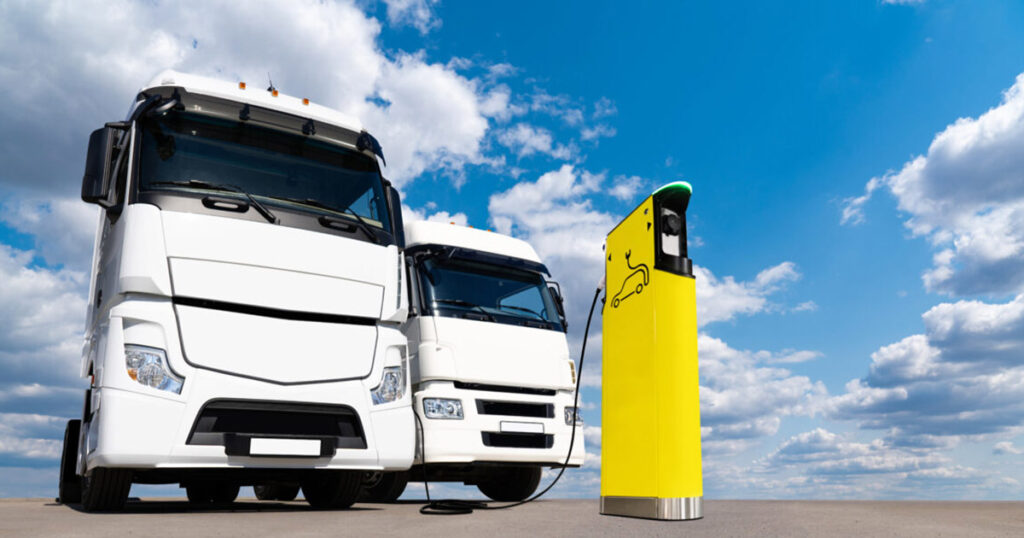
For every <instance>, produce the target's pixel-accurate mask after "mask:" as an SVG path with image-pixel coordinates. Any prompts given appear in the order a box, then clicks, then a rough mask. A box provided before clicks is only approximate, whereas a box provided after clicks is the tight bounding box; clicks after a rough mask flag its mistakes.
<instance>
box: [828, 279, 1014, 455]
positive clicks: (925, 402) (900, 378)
mask: <svg viewBox="0 0 1024 538" xmlns="http://www.w3.org/2000/svg"><path fill="white" fill-rule="evenodd" d="M922 318H923V320H924V324H925V329H926V330H925V333H924V334H917V335H912V336H908V337H906V338H904V339H902V340H900V341H899V342H896V343H893V344H890V345H887V346H883V347H882V348H880V349H879V350H878V351H876V352H875V353H873V354H872V356H871V359H872V362H871V368H870V371H869V373H868V375H867V376H866V377H865V378H863V379H854V380H852V381H850V382H849V383H848V384H847V385H846V391H845V393H844V394H840V395H838V396H836V397H834V398H832V399H831V400H830V402H829V404H828V408H829V414H830V416H832V417H834V418H841V419H850V420H855V421H857V422H858V423H859V424H860V425H861V427H862V428H865V429H882V430H888V429H894V431H895V432H896V436H897V437H906V438H909V440H908V441H906V442H912V440H913V438H914V437H915V436H922V435H926V436H938V437H944V438H946V439H947V440H948V442H949V443H956V442H958V441H959V440H961V439H964V438H971V437H973V438H977V437H978V436H986V435H989V436H990V435H995V434H1001V433H1002V434H1005V433H1009V432H1012V431H1015V429H1017V428H1020V427H1024V354H1021V352H1020V350H1021V349H1022V345H1021V344H1022V343H1021V336H1020V335H1021V334H1022V333H1024V295H1022V296H1017V297H1016V298H1015V299H1013V300H1012V301H1010V302H1008V303H1004V304H987V303H982V302H979V301H959V302H956V303H943V304H940V305H937V306H935V307H933V308H932V309H930V310H928V312H926V313H925V314H924V315H923V316H922Z"/></svg>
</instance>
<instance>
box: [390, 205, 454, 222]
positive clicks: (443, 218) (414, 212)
mask: <svg viewBox="0 0 1024 538" xmlns="http://www.w3.org/2000/svg"><path fill="white" fill-rule="evenodd" d="M428 205H430V204H428ZM433 205H434V207H425V208H424V209H413V208H411V207H409V206H407V205H405V204H402V220H403V221H405V222H407V223H408V222H412V221H416V220H426V221H430V222H448V223H452V222H453V223H455V224H458V225H459V226H466V225H468V224H469V217H467V216H466V214H465V213H462V212H461V211H460V212H458V213H455V214H452V213H449V212H447V211H434V212H433V213H430V214H429V215H428V214H427V211H428V210H433V209H434V208H436V206H437V204H433Z"/></svg>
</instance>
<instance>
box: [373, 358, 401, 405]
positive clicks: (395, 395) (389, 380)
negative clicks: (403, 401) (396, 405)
mask: <svg viewBox="0 0 1024 538" xmlns="http://www.w3.org/2000/svg"><path fill="white" fill-rule="evenodd" d="M403 371H404V368H402V367H401V366H388V367H387V368H384V375H382V376H381V377H380V384H379V385H377V386H376V387H374V388H373V389H372V390H370V395H371V396H372V397H373V404H374V405H377V404H383V403H388V402H393V401H395V400H398V399H399V398H401V397H402V396H403V395H404V394H405V375H403Z"/></svg>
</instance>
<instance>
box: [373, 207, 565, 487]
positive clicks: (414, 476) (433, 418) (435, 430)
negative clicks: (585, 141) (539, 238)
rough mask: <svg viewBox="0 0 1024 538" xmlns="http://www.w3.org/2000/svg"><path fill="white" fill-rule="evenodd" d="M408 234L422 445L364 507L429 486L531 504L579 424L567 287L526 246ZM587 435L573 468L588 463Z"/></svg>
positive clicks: (439, 228)
mask: <svg viewBox="0 0 1024 538" xmlns="http://www.w3.org/2000/svg"><path fill="white" fill-rule="evenodd" d="M405 233H406V250H405V256H406V266H407V267H408V270H409V279H408V282H409V297H410V316H409V320H408V321H407V322H406V324H405V325H404V331H405V334H406V336H408V338H409V348H410V352H411V357H410V364H411V367H410V370H411V375H412V383H413V394H414V410H415V412H416V414H417V415H418V416H419V419H420V420H419V422H420V423H421V424H422V437H421V438H420V439H419V441H420V443H421V445H420V449H419V450H418V451H417V458H416V463H415V465H414V466H413V467H412V468H411V469H410V471H409V472H407V473H403V472H397V473H390V472H375V473H368V474H367V477H366V483H365V484H364V493H363V498H364V499H367V500H372V501H391V500H395V499H397V498H398V496H399V495H401V493H402V491H403V490H404V489H405V486H406V483H407V481H409V480H412V481H417V482H418V481H422V480H423V479H424V477H426V479H427V480H428V481H431V482H433V481H439V482H444V481H456V482H463V483H464V484H467V485H476V486H477V487H478V488H479V489H480V491H481V492H482V493H483V494H484V495H486V496H488V497H490V498H491V499H494V500H498V501H518V500H522V499H525V498H527V497H529V496H530V495H531V494H532V493H533V492H534V491H535V490H536V488H537V485H538V483H539V481H540V478H541V471H542V469H543V468H544V467H560V466H562V465H563V464H565V463H566V457H567V456H569V454H568V450H569V443H570V435H571V434H572V428H573V422H574V421H575V422H577V424H580V423H581V422H582V419H581V416H580V414H579V412H578V410H577V409H576V408H575V407H574V406H573V405H574V402H573V396H574V394H573V391H574V389H575V386H576V381H577V379H576V369H575V363H574V362H573V361H572V359H571V358H570V357H569V347H568V344H567V342H566V337H565V334H566V328H567V325H566V322H565V315H564V311H563V307H562V297H561V293H560V291H559V287H558V285H557V284H555V283H554V282H548V281H547V280H546V278H545V276H546V275H548V274H549V273H548V270H547V268H546V267H545V266H544V264H543V263H541V260H540V257H539V256H537V253H536V251H534V249H533V248H532V247H531V246H530V245H529V244H527V243H526V242H524V241H521V240H519V239H515V238H512V237H508V236H505V235H501V234H498V233H493V232H490V231H484V230H479V229H473V228H469V227H464V226H457V225H452V224H444V223H436V222H423V221H419V222H410V223H408V224H406V228H405ZM581 433H582V432H577V435H576V440H575V444H574V446H573V450H572V454H571V457H570V458H569V460H568V464H569V466H570V467H578V466H580V465H582V464H583V459H584V446H583V444H584V443H583V436H582V435H581ZM424 473H425V474H424Z"/></svg>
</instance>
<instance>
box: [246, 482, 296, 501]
mask: <svg viewBox="0 0 1024 538" xmlns="http://www.w3.org/2000/svg"><path fill="white" fill-rule="evenodd" d="M252 489H253V491H254V492H255V493H256V498H257V499H259V500H261V501H294V500H295V498H296V497H298V496H299V486H293V485H290V484H260V485H257V486H253V487H252Z"/></svg>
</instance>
